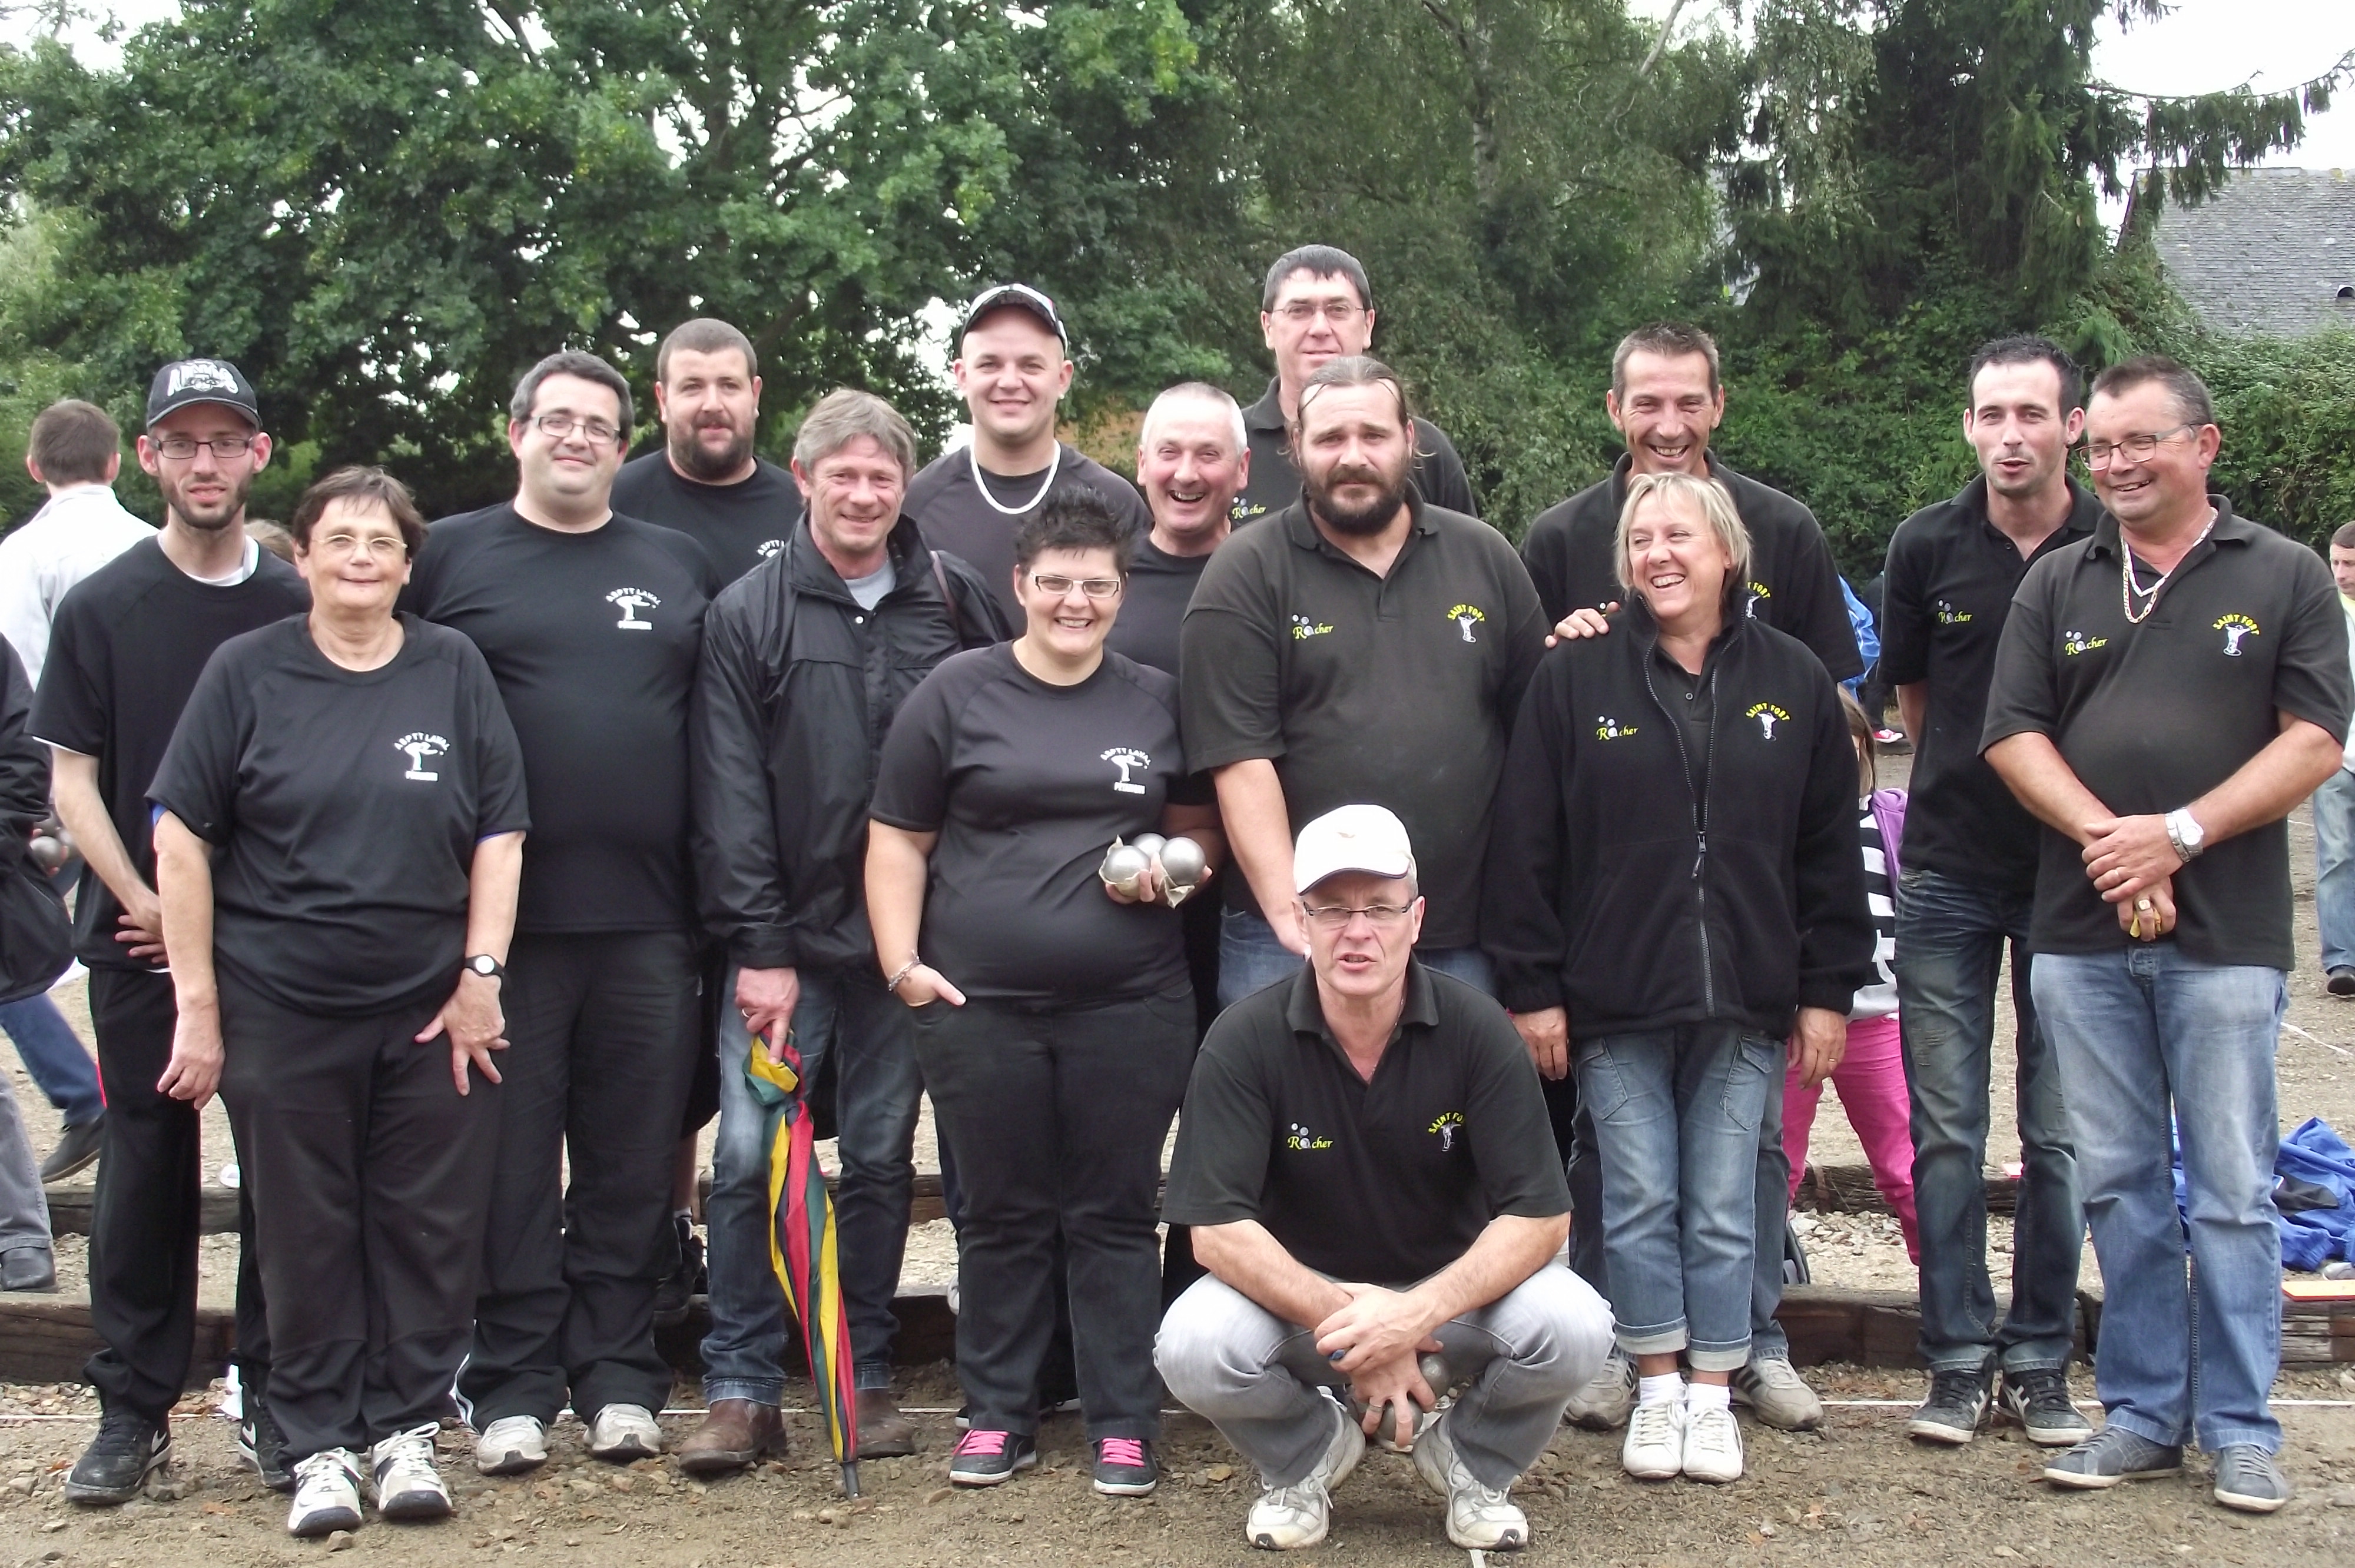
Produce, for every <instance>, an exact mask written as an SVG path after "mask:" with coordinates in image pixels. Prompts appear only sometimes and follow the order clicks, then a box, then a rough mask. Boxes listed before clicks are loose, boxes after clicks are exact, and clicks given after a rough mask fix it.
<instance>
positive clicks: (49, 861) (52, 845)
mask: <svg viewBox="0 0 2355 1568" xmlns="http://www.w3.org/2000/svg"><path fill="white" fill-rule="evenodd" d="M25 853H27V854H29V855H30V856H32V858H33V863H34V864H35V865H37V866H39V867H40V868H41V869H42V870H43V871H55V870H57V869H58V867H59V866H61V865H63V864H65V863H66V846H65V845H63V844H61V843H59V842H58V841H57V840H55V839H53V838H51V837H50V836H49V835H48V834H47V833H43V834H41V835H40V836H39V837H38V838H37V839H34V840H33V841H32V842H30V843H28V844H27V845H26V846H25Z"/></svg>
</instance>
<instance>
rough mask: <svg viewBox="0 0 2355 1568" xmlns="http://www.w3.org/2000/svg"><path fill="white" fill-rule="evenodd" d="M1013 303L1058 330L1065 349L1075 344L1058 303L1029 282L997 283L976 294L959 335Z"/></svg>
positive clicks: (1056, 331) (967, 307) (966, 310)
mask: <svg viewBox="0 0 2355 1568" xmlns="http://www.w3.org/2000/svg"><path fill="white" fill-rule="evenodd" d="M1009 305H1010V306H1012V307H1013V308H1014V309H1016V310H1018V311H1028V312H1029V313H1031V314H1032V315H1034V316H1037V317H1038V318H1039V320H1040V321H1042V322H1044V323H1047V325H1048V326H1050V327H1051V328H1053V329H1054V333H1055V335H1056V336H1057V337H1058V338H1060V339H1061V340H1062V344H1063V346H1064V347H1065V348H1069V347H1071V334H1070V333H1068V332H1065V331H1064V330H1063V318H1062V317H1061V316H1060V315H1058V314H1056V313H1055V302H1054V301H1052V300H1050V299H1049V298H1048V297H1047V296H1046V295H1044V294H1042V293H1040V292H1039V291H1038V290H1036V289H1034V288H1032V287H1031V286H1030V285H1029V284H1028V283H993V284H991V285H990V286H989V287H988V288H986V289H984V290H983V291H981V292H980V293H978V294H975V296H974V297H973V303H971V304H969V305H967V306H965V308H964V324H962V325H961V326H959V327H958V328H957V335H958V336H959V337H963V336H964V334H967V333H969V332H971V331H972V330H973V327H974V323H975V322H977V321H979V320H981V318H982V317H984V316H986V315H987V314H988V313H990V312H992V311H997V310H1004V309H1006V308H1007V306H1009Z"/></svg>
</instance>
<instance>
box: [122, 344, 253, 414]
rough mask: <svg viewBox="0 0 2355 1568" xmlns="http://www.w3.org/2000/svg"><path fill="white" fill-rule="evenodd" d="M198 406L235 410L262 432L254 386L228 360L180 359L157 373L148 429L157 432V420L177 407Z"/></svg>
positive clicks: (150, 390) (149, 403)
mask: <svg viewBox="0 0 2355 1568" xmlns="http://www.w3.org/2000/svg"><path fill="white" fill-rule="evenodd" d="M198 403H218V404H219V405H220V406H221V407H222V408H234V409H236V410H237V411H238V412H239V413H240V414H242V415H243V416H245V418H246V421H247V422H248V423H249V424H250V425H252V427H253V428H254V429H257V430H258V429H261V404H260V403H259V402H258V401H257V400H256V399H255V397H254V396H253V384H252V383H251V382H250V381H248V380H247V379H246V378H245V374H244V372H242V371H240V370H239V369H238V367H237V366H234V365H231V364H230V363H229V361H228V360H226V359H176V360H174V361H173V362H172V363H171V364H169V365H167V366H164V368H163V369H161V370H159V371H157V372H155V381H154V382H153V383H152V384H150V385H149V387H148V388H147V428H148V429H151V430H152V429H155V421H156V420H158V419H160V418H163V417H164V416H165V415H166V414H168V413H171V412H172V411H173V410H174V409H176V408H192V407H194V406H195V405H197V404H198Z"/></svg>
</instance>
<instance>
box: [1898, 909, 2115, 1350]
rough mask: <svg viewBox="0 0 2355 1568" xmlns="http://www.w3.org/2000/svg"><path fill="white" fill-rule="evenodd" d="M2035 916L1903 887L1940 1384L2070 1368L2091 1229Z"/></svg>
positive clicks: (1901, 942)
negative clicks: (1995, 1152)
mask: <svg viewBox="0 0 2355 1568" xmlns="http://www.w3.org/2000/svg"><path fill="white" fill-rule="evenodd" d="M2034 904H2035V895H2033V894H2032V893H2029V892H2024V891H2023V892H2019V893H2007V892H2003V891H2001V890H1999V889H1995V888H1986V887H1976V886H1973V885H1970V884H1969V883H1966V882H1958V881H1956V880H1955V879H1954V878H1953V877H1950V876H1945V875H1942V874H1939V873H1937V872H1934V871H1909V872H1905V873H1903V874H1902V875H1901V876H1900V877H1899V878H1898V886H1897V1023H1898V1029H1899V1031H1900V1034H1901V1037H1902V1040H1903V1042H1904V1049H1905V1082H1906V1086H1907V1088H1908V1090H1909V1092H1910V1095H1911V1097H1912V1100H1913V1203H1914V1207H1915V1210H1916V1212H1917V1213H1918V1214H1919V1217H1920V1218H1919V1224H1920V1233H1921V1239H1922V1266H1921V1276H1922V1359H1923V1361H1927V1362H1929V1363H1930V1365H1931V1367H1932V1369H1933V1370H1935V1371H1940V1372H1946V1371H1953V1370H1955V1369H1970V1368H1977V1367H1982V1366H1985V1365H1986V1364H1987V1361H1989V1360H1991V1359H1992V1360H1994V1361H1997V1362H1998V1363H1999V1364H2000V1365H2001V1366H2002V1367H2003V1369H2004V1370H2005V1371H2007V1372H2033V1371H2038V1370H2042V1369H2047V1368H2057V1367H2065V1366H2067V1365H2068V1364H2069V1349H2070V1341H2071V1339H2072V1337H2073V1330H2074V1327H2075V1323H2076V1316H2077V1262H2078V1258H2079V1256H2080V1255H2081V1253H2082V1251H2083V1241H2084V1236H2085V1217H2084V1211H2083V1208H2082V1207H2081V1206H2080V1203H2079V1195H2078V1190H2077V1156H2076V1150H2075V1144H2074V1143H2073V1141H2072V1139H2071V1138H2070V1136H2069V1109H2068V1105H2067V1101H2066V1097H2065V1096H2064V1095H2063V1094H2062V1075H2061V1070H2060V1066H2059V1064H2058V1063H2056V1062H2055V1061H2054V1060H2053V1051H2052V1046H2051V1042H2050V1040H2049V1039H2048V1038H2047V1037H2046V1034H2045V1033H2044V1031H2043V1030H2042V1029H2041V1027H2039V1025H2038V1022H2037V1015H2036V1002H2035V1001H2034V1000H2033V999H2031V997H2030V994H2029V985H2028V979H2027V977H2028V972H2029V969H2030V964H2029V958H2028V950H2027V946H2026V944H2027V940H2028V917H2029V913H2030V909H2031V908H2032V907H2033V906H2034ZM2007 941H2008V942H2009V943H2010V944H2011V976H2012V979H2011V1006H2012V1015H2013V1017H2014V1018H2015V1019H2016V1020H2017V1022H2018V1023H2019V1030H2018V1054H2019V1070H2018V1079H2017V1089H2016V1092H2015V1096H2014V1103H2015V1106H2016V1107H2017V1114H2018V1117H2019V1144H2020V1165H2021V1171H2020V1178H2019V1210H2018V1217H2017V1219H2016V1220H2015V1221H2014V1224H2013V1229H2012V1244H2011V1308H2010V1310H2009V1311H2008V1312H2006V1313H2005V1314H2004V1319H2003V1322H2002V1324H2001V1326H1999V1327H1998V1325H1997V1323H1996V1319H1995V1287H1994V1284H1993V1282H1992V1281H1991V1280H1990V1279H1989V1278H1988V1276H1987V1181H1986V1178H1985V1176H1984V1174H1983V1170H1984V1167H1985V1165H1986V1162H1987V1094H1988V1088H1987V1082H1988V1075H1989V1072H1990V1067H1991V1062H1992V1059H1993V1054H1994V1041H1995V1008H1996V978H1997V975H1998V971H1999V970H2000V969H2001V967H2002V962H2003V949H2004V944H2005V943H2006V942H2007ZM2043 961H2044V960H2043V959H2038V960H2037V962H2038V963H2040V964H2041V963H2042V962H2043Z"/></svg>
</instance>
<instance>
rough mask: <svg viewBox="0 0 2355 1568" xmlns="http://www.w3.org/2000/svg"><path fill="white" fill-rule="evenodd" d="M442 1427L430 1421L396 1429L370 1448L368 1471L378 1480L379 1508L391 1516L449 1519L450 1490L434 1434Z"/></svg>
mask: <svg viewBox="0 0 2355 1568" xmlns="http://www.w3.org/2000/svg"><path fill="white" fill-rule="evenodd" d="M439 1430H440V1426H439V1425H438V1424H437V1423H434V1422H432V1421H428V1422H426V1423H425V1424H424V1425H421V1426H412V1427H410V1429H409V1430H408V1431H406V1432H396V1433H394V1434H393V1435H392V1436H389V1437H388V1438H386V1439H385V1440H384V1441H383V1442H381V1443H378V1445H377V1446H375V1447H373V1448H370V1449H369V1450H368V1474H369V1475H370V1476H371V1477H372V1478H374V1479H375V1481H376V1511H377V1512H378V1513H380V1514H382V1515H384V1517H385V1518H387V1519H447V1518H449V1517H450V1514H451V1506H450V1489H449V1488H447V1487H445V1486H443V1485H442V1472H441V1471H440V1470H439V1469H438V1468H436V1467H435V1466H434V1463H433V1437H434V1434H435V1433H436V1432H438V1431H439Z"/></svg>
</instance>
